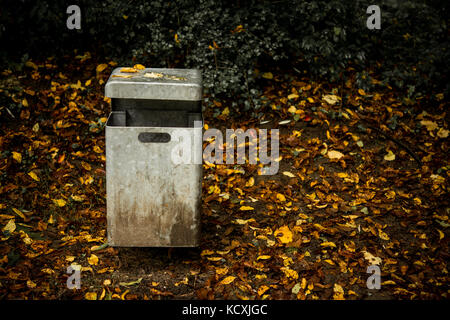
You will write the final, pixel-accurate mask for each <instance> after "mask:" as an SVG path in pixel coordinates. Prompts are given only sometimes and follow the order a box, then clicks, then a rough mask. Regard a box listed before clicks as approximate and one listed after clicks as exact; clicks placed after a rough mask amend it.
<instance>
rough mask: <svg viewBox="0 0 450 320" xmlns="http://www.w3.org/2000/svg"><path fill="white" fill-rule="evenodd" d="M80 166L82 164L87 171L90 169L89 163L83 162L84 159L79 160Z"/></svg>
mask: <svg viewBox="0 0 450 320" xmlns="http://www.w3.org/2000/svg"><path fill="white" fill-rule="evenodd" d="M81 166H82V167H83V168H84V169H86V170H87V171H89V170H91V169H92V167H91V165H90V164H89V163H86V162H84V161H81Z"/></svg>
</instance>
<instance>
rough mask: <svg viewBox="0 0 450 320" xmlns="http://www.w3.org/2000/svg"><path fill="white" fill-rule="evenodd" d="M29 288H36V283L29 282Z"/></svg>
mask: <svg viewBox="0 0 450 320" xmlns="http://www.w3.org/2000/svg"><path fill="white" fill-rule="evenodd" d="M27 287H28V288H30V289H33V288H36V283H34V282H33V281H31V280H27Z"/></svg>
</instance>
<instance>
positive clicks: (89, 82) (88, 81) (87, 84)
mask: <svg viewBox="0 0 450 320" xmlns="http://www.w3.org/2000/svg"><path fill="white" fill-rule="evenodd" d="M91 83H92V81H91V79H89V80H87V81H86V82H85V83H84V85H85V86H86V87H87V86H89V85H90V84H91Z"/></svg>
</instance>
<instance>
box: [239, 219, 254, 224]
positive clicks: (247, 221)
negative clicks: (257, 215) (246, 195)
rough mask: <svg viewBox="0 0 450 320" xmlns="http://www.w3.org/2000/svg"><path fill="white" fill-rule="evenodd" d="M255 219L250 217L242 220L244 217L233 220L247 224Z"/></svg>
mask: <svg viewBox="0 0 450 320" xmlns="http://www.w3.org/2000/svg"><path fill="white" fill-rule="evenodd" d="M255 221H256V220H255V219H253V218H250V219H247V220H244V219H236V220H234V222H235V223H237V224H247V223H249V222H255Z"/></svg>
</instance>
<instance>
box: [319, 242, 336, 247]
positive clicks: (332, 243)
mask: <svg viewBox="0 0 450 320" xmlns="http://www.w3.org/2000/svg"><path fill="white" fill-rule="evenodd" d="M320 245H321V246H322V247H332V248H336V244H335V243H334V242H331V241H326V242H322V243H321V244H320Z"/></svg>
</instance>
